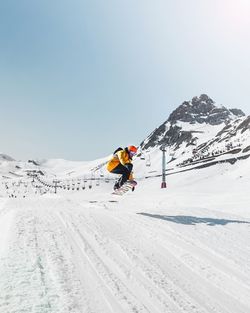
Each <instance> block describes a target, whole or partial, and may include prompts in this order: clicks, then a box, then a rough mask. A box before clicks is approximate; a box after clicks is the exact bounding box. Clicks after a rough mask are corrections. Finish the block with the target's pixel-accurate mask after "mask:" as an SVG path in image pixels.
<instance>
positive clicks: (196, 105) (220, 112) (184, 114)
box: [167, 94, 245, 125]
mask: <svg viewBox="0 0 250 313" xmlns="http://www.w3.org/2000/svg"><path fill="white" fill-rule="evenodd" d="M232 115H233V116H234V117H239V116H244V115H245V114H244V113H243V112H242V111H241V110H238V109H231V110H228V109H226V108H225V107H223V106H221V107H217V106H216V105H215V103H214V101H213V100H212V99H211V98H209V97H208V96H207V95H204V94H203V95H201V96H200V97H194V98H193V99H192V100H191V101H189V102H187V101H185V102H183V104H182V105H180V106H179V107H178V108H177V109H176V110H174V111H173V113H171V114H170V116H169V118H168V120H167V121H168V122H171V123H175V122H177V121H181V122H187V123H191V124H193V123H200V124H202V123H207V124H210V125H219V124H221V123H223V122H225V121H227V120H231V119H232Z"/></svg>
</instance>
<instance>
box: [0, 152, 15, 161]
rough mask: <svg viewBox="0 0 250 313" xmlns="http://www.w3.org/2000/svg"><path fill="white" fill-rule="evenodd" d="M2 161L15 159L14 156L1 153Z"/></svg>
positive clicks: (0, 158) (0, 159)
mask: <svg viewBox="0 0 250 313" xmlns="http://www.w3.org/2000/svg"><path fill="white" fill-rule="evenodd" d="M1 161H9V162H11V161H15V160H14V159H13V158H12V157H10V156H9V155H7V154H4V153H0V162H1Z"/></svg>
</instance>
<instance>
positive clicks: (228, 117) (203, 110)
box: [141, 94, 245, 150]
mask: <svg viewBox="0 0 250 313" xmlns="http://www.w3.org/2000/svg"><path fill="white" fill-rule="evenodd" d="M244 115H245V114H244V113H243V112H242V111H241V110H239V109H230V110H229V109H227V108H225V107H224V106H216V105H215V102H214V101H213V100H212V99H211V98H209V97H208V96H207V95H205V94H202V95H201V96H200V97H194V98H193V99H192V100H191V101H185V102H183V103H182V104H181V105H180V106H179V107H178V108H177V109H176V110H174V111H173V112H172V113H171V114H170V116H169V118H168V119H167V121H166V122H164V123H163V124H162V125H160V127H158V128H156V129H155V130H154V131H153V132H152V133H151V134H150V135H149V136H148V137H147V138H146V140H144V141H143V142H142V143H141V148H142V149H149V148H152V147H155V146H162V145H167V146H173V145H174V149H175V150H176V149H178V148H179V147H180V145H182V144H183V143H185V144H186V146H189V145H195V144H196V139H197V137H196V136H197V133H198V131H195V127H194V130H193V131H192V130H189V131H187V130H183V129H182V128H181V127H180V126H179V125H178V122H185V123H189V124H190V125H192V124H194V125H197V124H198V125H199V124H201V125H202V124H204V125H211V126H213V125H221V126H222V128H223V127H224V126H225V124H228V123H229V122H230V121H232V120H234V119H236V118H239V117H242V116H244ZM191 128H192V127H191Z"/></svg>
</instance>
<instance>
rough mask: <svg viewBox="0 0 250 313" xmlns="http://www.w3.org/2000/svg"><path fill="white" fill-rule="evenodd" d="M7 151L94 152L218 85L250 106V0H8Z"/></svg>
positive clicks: (2, 101)
mask: <svg viewBox="0 0 250 313" xmlns="http://www.w3.org/2000/svg"><path fill="white" fill-rule="evenodd" d="M0 40H1V45H0V108H1V111H0V152H3V153H6V154H9V155H11V156H12V157H14V158H16V159H23V160H25V159H28V158H65V159H70V160H90V159H95V158H99V157H103V156H106V155H108V154H109V153H110V152H111V151H112V150H113V149H114V148H116V147H117V146H120V145H122V146H125V145H128V144H135V145H137V144H139V143H140V142H141V141H142V140H143V139H145V137H146V136H147V135H149V133H151V131H153V130H154V129H155V128H156V127H158V126H159V125H160V124H161V123H162V122H164V121H165V120H166V119H167V118H168V116H169V114H170V113H171V112H172V110H173V109H175V108H176V107H177V106H178V105H180V104H181V103H182V102H183V101H185V100H190V99H191V98H192V97H193V96H196V95H197V96H199V95H200V94H201V93H207V94H208V95H209V96H210V97H211V98H212V99H214V100H215V101H216V102H217V103H218V104H223V105H225V106H227V107H230V108H232V107H237V108H241V109H243V111H245V112H246V113H247V114H249V113H250V107H249V102H250V97H249V93H250V89H249V82H250V58H249V55H250V1H249V0H237V1H231V0H202V1H201V0H189V1H187V0H154V1H152V0H150V1H148V0H136V1H135V0H126V1H123V0H99V1H97V0H89V1H86V0H68V1H66V0H37V1H34V0H22V1H20V0H0Z"/></svg>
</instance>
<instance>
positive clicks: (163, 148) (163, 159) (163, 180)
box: [161, 145, 167, 188]
mask: <svg viewBox="0 0 250 313" xmlns="http://www.w3.org/2000/svg"><path fill="white" fill-rule="evenodd" d="M161 151H162V182H161V188H167V183H166V146H165V145H163V146H162V147H161Z"/></svg>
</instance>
